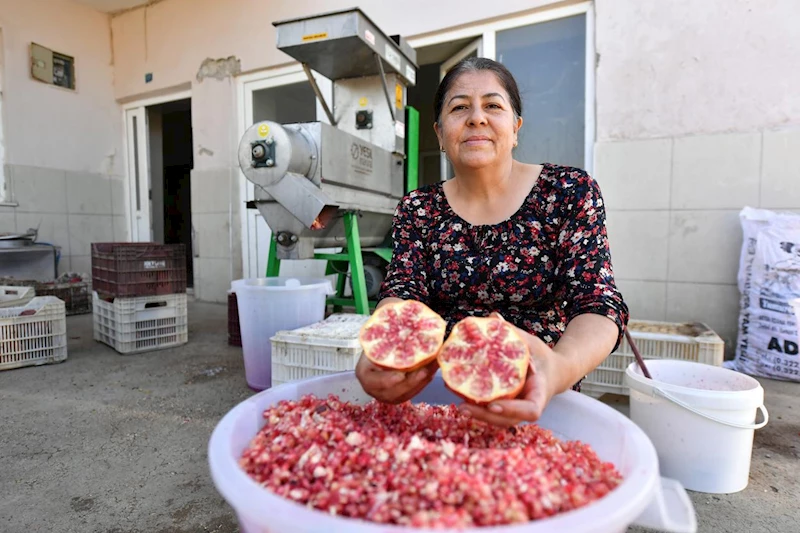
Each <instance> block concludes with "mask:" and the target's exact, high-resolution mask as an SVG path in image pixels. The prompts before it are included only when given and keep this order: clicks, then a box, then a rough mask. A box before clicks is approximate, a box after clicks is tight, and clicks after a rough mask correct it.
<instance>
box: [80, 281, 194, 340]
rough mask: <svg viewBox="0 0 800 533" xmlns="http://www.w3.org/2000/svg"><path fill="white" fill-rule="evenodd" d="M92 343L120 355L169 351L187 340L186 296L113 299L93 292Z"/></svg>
mask: <svg viewBox="0 0 800 533" xmlns="http://www.w3.org/2000/svg"><path fill="white" fill-rule="evenodd" d="M92 304H93V313H94V340H96V341H99V342H102V343H104V344H107V345H109V346H111V347H112V348H114V349H115V350H116V351H117V352H119V353H121V354H131V353H140V352H149V351H152V350H160V349H164V348H172V347H174V346H180V345H181V344H185V343H186V342H188V340H189V321H188V312H187V306H186V294H185V293H181V294H165V295H163V296H138V297H135V298H114V299H113V301H110V302H109V301H106V300H104V299H102V298H100V297H99V296H98V294H97V292H94V293H93V302H92Z"/></svg>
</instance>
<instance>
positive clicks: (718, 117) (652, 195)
mask: <svg viewBox="0 0 800 533" xmlns="http://www.w3.org/2000/svg"><path fill="white" fill-rule="evenodd" d="M644 4H647V5H646V6H645V5H644ZM756 6H757V7H756ZM797 20H800V3H798V2H796V1H795V0H769V1H767V0H765V1H762V2H758V3H752V2H741V1H736V2H731V1H729V0H707V1H705V2H692V1H691V0H678V1H673V2H669V3H667V2H647V3H642V2H636V1H634V0H627V1H624V2H620V1H618V0H615V1H613V2H612V1H610V0H599V1H598V5H597V52H598V54H599V67H598V71H597V135H598V141H599V142H598V143H597V145H596V150H595V171H594V174H595V177H596V178H597V179H598V181H599V183H600V185H601V187H602V190H603V193H604V196H605V200H606V206H607V208H608V231H609V235H610V239H611V245H612V255H613V261H614V267H615V271H616V275H617V279H618V280H619V284H620V286H621V288H622V290H623V293H624V295H625V297H626V299H627V300H628V302H629V304H630V307H631V311H632V314H633V316H634V317H637V318H642V319H655V320H670V321H683V320H699V321H703V322H707V323H708V324H709V325H711V327H712V328H714V329H715V330H716V331H717V332H718V333H719V334H720V335H721V336H722V337H723V339H724V340H725V341H726V345H727V352H728V355H729V356H730V355H731V354H732V353H733V349H734V344H735V341H736V334H737V319H738V314H739V309H738V305H739V292H738V289H737V287H736V275H737V271H738V268H739V265H738V263H739V252H740V247H741V243H742V231H741V226H740V223H739V211H740V210H741V208H742V207H744V206H745V205H749V206H753V207H762V208H768V209H775V210H789V211H796V212H800V92H798V91H797V90H796V87H797V86H798V84H799V83H800V70H799V69H797V68H795V67H792V65H797V64H798V58H800V39H798V37H797V35H798V34H797V30H796V21H797Z"/></svg>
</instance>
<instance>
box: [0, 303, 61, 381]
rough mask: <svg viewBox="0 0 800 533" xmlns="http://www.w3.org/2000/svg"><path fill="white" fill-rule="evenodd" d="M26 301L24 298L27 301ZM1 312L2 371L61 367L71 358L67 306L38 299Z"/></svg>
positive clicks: (0, 358) (1, 309)
mask: <svg viewBox="0 0 800 533" xmlns="http://www.w3.org/2000/svg"><path fill="white" fill-rule="evenodd" d="M23 299H24V298H23ZM23 299H19V300H17V302H16V304H18V305H16V304H15V305H14V306H11V307H1V308H0V370H11V369H12V368H20V367H24V366H35V365H45V364H48V363H60V362H61V361H64V360H66V358H67V315H66V310H65V308H64V302H62V301H61V300H59V299H58V298H56V297H54V296H38V297H34V298H32V299H29V300H27V301H26V302H25V303H20V302H22V301H23Z"/></svg>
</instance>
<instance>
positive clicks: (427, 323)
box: [358, 300, 447, 372]
mask: <svg viewBox="0 0 800 533" xmlns="http://www.w3.org/2000/svg"><path fill="white" fill-rule="evenodd" d="M446 328H447V322H445V320H444V319H443V318H442V317H441V316H439V314H438V313H436V312H435V311H433V310H432V309H431V308H430V307H428V306H427V305H425V304H423V303H422V302H417V301H415V300H403V301H401V302H392V303H390V304H386V305H383V306H381V307H380V308H379V309H377V310H376V311H375V312H374V313H373V314H372V316H371V317H369V319H368V320H367V321H366V322H365V323H364V325H363V326H362V328H361V332H360V333H359V336H358V340H359V341H360V342H361V347H362V348H363V349H364V355H365V356H366V357H367V359H369V360H370V361H372V362H373V363H374V364H375V365H377V366H380V367H382V368H387V369H391V370H403V371H406V372H409V371H411V370H416V369H417V368H421V367H423V366H425V365H426V364H428V363H430V362H431V361H433V360H434V359H435V358H436V354H437V352H438V351H439V348H441V347H442V342H444V334H445V331H446Z"/></svg>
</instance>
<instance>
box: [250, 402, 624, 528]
mask: <svg viewBox="0 0 800 533" xmlns="http://www.w3.org/2000/svg"><path fill="white" fill-rule="evenodd" d="M264 418H265V419H266V424H265V426H264V428H263V429H262V430H261V431H260V432H259V433H258V435H256V437H255V438H254V439H253V441H252V443H251V445H250V447H249V448H248V449H246V450H245V451H244V453H243V455H242V459H241V460H240V464H241V466H242V468H243V469H244V470H245V471H246V472H247V473H248V475H250V476H251V477H252V478H253V479H255V480H256V481H257V482H258V483H260V484H261V485H262V486H264V487H266V488H267V489H269V490H271V491H272V492H274V493H276V494H278V495H280V496H283V497H285V498H290V499H292V500H295V501H297V502H299V503H302V504H305V505H307V506H308V507H313V508H316V509H319V510H322V511H325V512H328V513H331V514H334V515H340V516H347V517H353V518H361V519H365V520H370V521H373V522H380V523H390V524H403V525H407V526H416V527H423V526H424V527H429V528H464V527H469V526H489V525H500V524H510V523H516V522H527V521H530V520H535V519H538V518H543V517H547V516H551V515H554V514H557V513H561V512H564V511H568V510H571V509H575V508H578V507H581V506H584V505H586V504H588V503H590V502H592V501H594V500H597V499H599V498H601V497H603V496H604V495H605V494H607V493H608V492H609V491H610V490H612V489H613V488H614V487H616V486H617V485H618V484H619V483H620V482H621V480H622V477H621V476H620V474H619V473H618V472H617V471H616V470H615V468H614V466H613V465H612V464H610V463H606V462H602V461H601V460H600V459H599V458H598V457H597V455H596V454H595V453H594V451H592V450H591V448H590V447H589V446H587V445H585V444H582V443H580V442H576V441H573V442H562V441H559V440H558V439H556V438H555V437H554V436H553V435H552V434H551V433H550V431H548V430H545V429H542V428H540V427H538V426H536V425H532V424H526V425H522V426H518V427H515V428H510V429H505V428H500V427H496V426H492V425H489V424H486V423H484V422H480V421H477V420H474V419H471V418H469V417H466V416H464V415H462V414H461V413H460V412H459V411H458V409H457V408H456V407H455V406H453V405H450V406H432V405H426V404H411V403H409V402H406V403H404V404H402V405H387V404H382V403H379V402H375V401H373V402H370V403H368V404H367V405H364V406H360V405H356V404H351V403H347V402H343V401H340V400H339V399H338V398H337V397H336V396H329V397H328V398H327V399H321V398H316V397H314V396H305V397H303V398H302V399H301V400H299V401H283V402H280V403H279V404H278V405H277V406H275V407H273V408H270V409H268V410H267V411H265V413H264Z"/></svg>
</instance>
